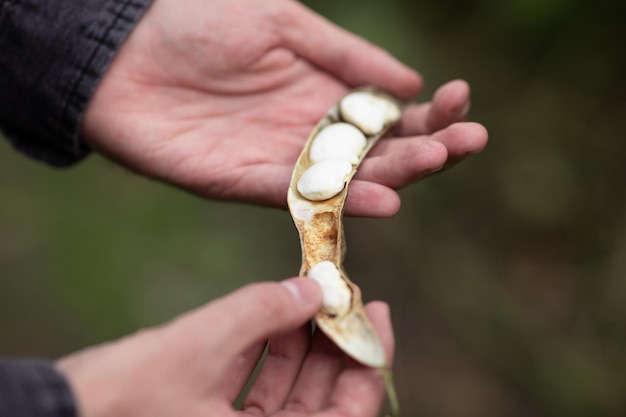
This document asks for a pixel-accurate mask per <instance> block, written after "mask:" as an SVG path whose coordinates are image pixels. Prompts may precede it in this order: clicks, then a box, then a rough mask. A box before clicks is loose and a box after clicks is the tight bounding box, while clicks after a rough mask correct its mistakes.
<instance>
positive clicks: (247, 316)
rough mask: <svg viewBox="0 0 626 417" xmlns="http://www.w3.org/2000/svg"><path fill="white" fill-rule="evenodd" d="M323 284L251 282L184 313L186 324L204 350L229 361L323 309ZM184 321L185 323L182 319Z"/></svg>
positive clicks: (182, 319)
mask: <svg viewBox="0 0 626 417" xmlns="http://www.w3.org/2000/svg"><path fill="white" fill-rule="evenodd" d="M321 305H322V293H321V290H320V288H319V285H318V284H317V283H316V282H315V281H313V280H310V279H307V278H292V279H288V280H285V281H282V282H280V283H279V282H264V283H257V284H250V285H247V286H245V287H243V288H241V289H239V290H237V291H235V292H233V293H230V294H228V295H226V296H224V297H222V298H219V299H217V300H216V301H213V302H211V303H209V304H208V305H206V306H204V307H202V308H200V309H198V310H196V311H194V312H192V313H190V314H188V315H186V316H184V317H182V318H181V321H184V322H185V325H183V326H182V327H184V328H186V329H187V331H191V332H192V333H194V334H196V335H198V333H197V332H201V333H200V334H202V333H204V334H206V336H207V337H198V338H197V339H196V340H197V341H198V342H199V344H200V345H204V346H197V348H199V349H200V351H205V352H207V351H210V352H211V353H212V357H213V358H214V359H217V360H219V361H229V360H230V359H232V358H234V357H235V356H237V355H238V354H240V353H241V352H243V351H244V350H246V349H247V348H248V347H250V346H252V345H253V344H255V343H258V342H260V341H263V340H267V339H269V338H270V337H271V336H274V335H276V334H281V333H286V332H289V331H293V330H295V329H297V328H299V327H300V326H302V325H303V324H304V323H306V322H307V320H310V319H311V317H313V315H315V313H316V312H317V311H318V310H319V308H320V307H321ZM180 324H182V323H180Z"/></svg>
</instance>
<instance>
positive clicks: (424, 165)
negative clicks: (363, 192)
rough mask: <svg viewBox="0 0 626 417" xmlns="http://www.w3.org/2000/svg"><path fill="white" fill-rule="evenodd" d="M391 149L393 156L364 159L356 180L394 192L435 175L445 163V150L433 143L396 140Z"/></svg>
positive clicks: (388, 153)
mask: <svg viewBox="0 0 626 417" xmlns="http://www.w3.org/2000/svg"><path fill="white" fill-rule="evenodd" d="M394 145H395V146H394V148H395V149H393V152H387V153H385V154H382V155H379V156H372V157H370V158H366V159H365V160H364V161H363V163H362V164H361V168H360V169H359V171H358V172H357V176H356V178H358V179H360V180H363V181H371V182H376V183H378V184H381V185H384V186H386V187H390V188H393V189H398V188H402V187H404V186H406V185H408V184H410V183H412V182H413V181H416V180H417V179H419V178H422V177H423V176H425V175H427V174H430V173H432V172H436V171H439V170H440V169H441V168H442V167H443V166H444V164H445V163H446V160H447V159H448V150H447V149H446V146H445V145H444V144H442V143H441V142H439V141H436V140H425V139H422V138H419V139H417V140H399V141H395V144H394Z"/></svg>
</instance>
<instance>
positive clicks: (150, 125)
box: [58, 0, 487, 417]
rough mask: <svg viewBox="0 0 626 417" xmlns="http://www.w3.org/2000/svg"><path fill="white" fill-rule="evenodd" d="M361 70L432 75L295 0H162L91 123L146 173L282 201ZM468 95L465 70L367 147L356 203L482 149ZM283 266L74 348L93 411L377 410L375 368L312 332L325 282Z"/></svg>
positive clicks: (85, 403)
mask: <svg viewBox="0 0 626 417" xmlns="http://www.w3.org/2000/svg"><path fill="white" fill-rule="evenodd" d="M362 85H376V86H378V87H380V88H382V89H385V90H387V91H389V92H390V93H392V94H394V95H396V96H398V97H399V98H401V99H404V100H410V99H413V98H415V97H416V96H417V95H418V94H419V92H420V90H421V88H422V80H421V78H420V76H419V75H418V74H417V73H416V72H414V71H413V70H411V69H409V68H407V67H406V66H404V65H402V64H401V63H399V62H398V61H396V60H395V59H394V58H393V57H391V56H390V55H389V54H387V53H386V52H384V51H382V50H381V49H379V48H377V47H375V46H373V45H371V44H369V43H367V42H366V41H364V40H362V39H359V38H357V37H356V36H354V35H352V34H350V33H348V32H346V31H344V30H342V29H340V28H338V27H336V26H334V25H333V24H331V23H330V22H328V21H326V20H324V19H323V18H322V17H320V16H318V15H316V14H314V13H313V12H311V11H310V10H308V9H306V8H305V7H304V6H302V5H300V4H299V3H297V2H295V1H292V0H184V1H180V0H156V1H155V2H154V3H153V5H152V6H151V8H150V9H149V10H148V12H147V13H146V15H145V16H144V17H143V18H142V20H141V21H140V22H139V24H138V25H137V27H136V28H135V30H134V31H133V32H132V33H131V35H130V37H129V38H128V39H127V41H126V42H125V44H124V45H123V46H122V48H121V50H120V51H119V54H118V55H117V56H116V58H115V60H114V61H113V62H112V64H111V66H110V68H109V69H108V70H107V72H106V74H105V75H104V78H103V80H102V82H101V84H100V85H99V87H98V89H97V90H96V92H95V94H94V97H93V99H92V101H91V102H90V104H89V106H88V108H87V111H86V114H85V118H84V122H83V126H82V133H83V137H84V139H85V140H86V141H87V142H88V143H89V144H90V145H91V146H92V147H93V148H94V149H95V150H97V151H99V152H101V153H102V154H104V155H107V156H108V157H109V158H111V159H113V160H115V161H117V162H119V163H121V164H123V165H125V166H127V167H128V168H129V169H131V170H134V171H136V172H138V173H140V174H142V175H146V176H149V177H152V178H155V179H158V180H161V181H164V182H167V183H170V184H173V185H175V186H178V187H181V188H183V189H186V190H188V191H191V192H193V193H196V194H198V195H201V196H203V197H207V198H212V199H221V200H229V201H239V202H246V203H251V204H260V205H268V206H276V207H285V206H286V194H287V188H288V185H289V180H290V177H291V172H292V169H293V165H294V163H295V161H296V158H297V156H298V154H299V153H300V151H301V149H302V146H303V144H304V142H305V141H306V138H307V137H308V135H309V133H310V131H311V130H312V128H313V127H314V126H315V124H316V123H317V122H318V120H319V119H320V118H321V117H322V116H323V115H324V113H325V112H326V111H327V110H328V109H329V108H330V107H331V106H332V105H333V104H334V103H336V102H337V101H338V100H339V99H340V98H341V97H342V96H343V95H344V94H346V93H347V92H348V91H349V90H350V89H352V88H354V87H357V86H362ZM468 110H469V86H468V85H467V83H466V82H464V81H462V80H454V81H451V82H449V83H447V84H445V85H443V86H441V87H440V88H439V89H438V90H437V92H436V94H435V95H434V97H433V100H432V101H430V102H426V103H423V104H415V105H412V106H410V107H409V108H408V109H407V110H406V112H405V115H404V118H403V121H402V124H401V126H399V127H398V128H397V129H396V130H395V131H394V132H393V135H391V136H390V137H389V138H386V139H385V140H382V141H381V142H379V143H378V144H377V146H376V147H375V148H374V149H373V150H372V151H371V152H370V154H369V156H368V157H367V158H366V159H365V161H364V162H363V164H362V165H361V168H360V170H359V172H358V174H357V176H356V178H355V180H354V181H353V182H352V183H351V185H350V195H349V197H348V201H347V205H346V214H347V215H352V216H370V217H385V216H392V215H394V214H395V213H396V212H397V211H398V210H399V207H400V199H399V197H398V194H397V193H396V191H395V190H396V189H399V188H402V187H404V186H407V185H409V184H410V183H412V182H413V181H415V180H417V179H419V178H421V177H423V176H424V175H427V174H429V173H431V172H435V171H438V170H441V169H443V168H446V167H448V166H451V165H453V164H454V163H456V162H458V161H459V160H461V159H462V158H463V157H465V156H467V155H470V154H474V153H477V152H479V151H480V150H482V148H483V147H484V146H485V144H486V141H487V132H486V131H485V129H484V128H483V127H482V126H481V125H479V124H476V123H467V122H463V121H464V120H465V117H466V115H467V112H468ZM289 282H290V283H291V284H288V285H287V287H286V286H285V285H279V284H277V283H263V284H255V285H251V286H248V287H245V288H243V289H241V290H239V291H236V292H234V293H232V294H230V295H228V296H226V297H223V298H221V299H218V300H216V301H214V302H212V303H210V304H208V305H206V306H205V307H202V308H200V309H198V310H196V311H193V312H191V313H189V314H187V315H185V316H183V317H180V318H178V319H176V320H174V321H172V322H171V323H168V324H166V325H164V326H161V327H158V328H152V329H147V330H143V331H141V332H138V333H137V334H134V335H131V336H128V337H126V338H123V339H121V340H119V341H115V342H111V343H108V344H105V345H102V346H98V347H95V348H91V349H88V350H86V351H83V352H79V353H77V354H74V355H71V356H69V357H67V358H64V359H62V360H61V361H60V362H59V363H58V367H59V369H60V370H61V371H62V372H63V373H65V375H66V376H67V378H68V380H69V382H70V384H71V385H72V388H73V390H74V392H75V394H76V397H77V400H78V403H79V406H80V410H81V416H82V417H109V416H111V417H113V416H115V417H127V416H128V417H130V416H132V417H143V416H146V417H148V416H149V417H180V416H187V417H195V416H198V417H200V416H203V417H204V416H234V415H240V416H282V417H296V416H312V415H315V416H326V417H331V416H337V417H339V416H344V417H348V416H365V417H367V416H375V415H377V413H378V410H379V408H380V405H381V400H382V396H383V381H382V378H381V376H380V375H379V373H378V372H377V371H375V370H372V369H370V368H366V367H363V366H360V365H358V364H356V363H354V362H353V361H351V360H350V359H349V358H347V357H345V355H343V354H342V353H341V352H339V351H338V350H337V348H336V347H334V346H333V344H332V343H331V342H329V341H328V339H326V338H325V337H324V336H323V335H322V334H320V333H316V334H315V336H313V337H312V338H311V336H310V328H309V326H308V324H307V323H308V321H309V319H310V318H311V317H312V316H313V315H314V314H315V312H316V311H317V310H318V309H319V308H320V305H321V299H320V298H321V296H320V291H319V287H318V286H317V284H315V283H314V282H313V281H312V280H304V279H294V280H291V281H289ZM289 289H291V290H292V291H288V290H289ZM297 289H299V291H296V290H297ZM294 293H295V294H296V295H297V296H296V297H295V298H294V296H293V294H294ZM298 294H299V295H298ZM298 300H299V301H298ZM367 311H368V314H369V315H370V318H371V320H372V322H373V324H374V326H375V327H376V329H377V331H378V333H379V335H380V337H381V340H382V341H383V343H384V345H385V347H386V349H387V352H388V357H389V362H390V363H391V357H392V351H393V335H392V331H391V324H390V322H389V314H388V309H387V307H386V306H385V305H384V304H381V303H374V304H371V305H369V306H368V307H367ZM267 340H269V341H270V343H269V355H268V357H267V359H266V360H265V362H264V365H263V367H262V369H261V373H260V376H259V378H258V379H257V381H256V382H255V384H254V386H253V388H252V390H251V391H250V393H249V394H248V396H247V398H246V399H245V401H244V407H243V410H242V411H238V412H235V411H233V410H232V409H231V404H232V401H233V400H234V399H235V398H236V396H237V395H238V393H239V392H240V390H241V388H242V387H243V386H244V384H245V382H246V381H247V379H248V377H249V375H250V373H251V371H252V369H253V368H254V366H255V365H256V363H257V360H258V358H259V357H260V355H261V353H262V351H263V349H264V347H265V343H266V341H267Z"/></svg>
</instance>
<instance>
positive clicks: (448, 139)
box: [83, 0, 487, 216]
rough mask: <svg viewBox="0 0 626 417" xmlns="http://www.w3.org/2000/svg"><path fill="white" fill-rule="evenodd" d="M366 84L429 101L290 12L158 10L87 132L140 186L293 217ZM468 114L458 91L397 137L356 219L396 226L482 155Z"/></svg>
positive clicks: (325, 26)
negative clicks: (326, 135)
mask: <svg viewBox="0 0 626 417" xmlns="http://www.w3.org/2000/svg"><path fill="white" fill-rule="evenodd" d="M364 84H373V85H377V86H379V87H381V88H383V89H386V90H388V91H390V92H391V93H392V94H395V95H396V96H398V97H400V98H402V99H410V98H412V97H414V96H416V95H417V94H418V93H419V91H420V89H421V79H420V78H419V76H418V75H417V74H416V73H414V72H413V71H412V70H410V69H408V68H406V67H405V66H403V65H402V64H400V63H398V62H397V61H396V60H394V59H393V58H392V57H390V56H389V55H388V54H387V53H385V52H384V51H382V50H380V49H378V48H376V47H374V46H372V45H370V44H368V43H367V42H365V41H363V40H361V39H359V38H357V37H355V36H354V35H352V34H349V33H347V32H345V31H343V30H342V29H340V28H337V27H336V26H334V25H332V24H331V23H329V22H327V21H325V20H324V19H322V18H321V17H319V16H317V15H315V14H314V13H312V12H311V11H309V10H308V9H306V8H304V7H303V6H301V5H300V4H298V3H296V2H293V1H291V0H269V1H268V0H246V1H243V0H240V1H232V0H213V1H211V2H206V1H202V0H186V1H185V3H184V7H181V3H180V2H177V1H175V0H157V1H156V2H155V3H154V4H153V6H152V7H151V9H149V11H148V12H147V14H146V16H145V17H144V18H143V19H142V21H141V24H140V25H139V26H138V27H137V28H136V30H135V31H134V32H133V33H132V34H131V36H130V38H129V39H128V40H127V42H126V43H125V44H124V46H123V47H122V49H121V50H120V52H119V54H118V56H117V57H116V59H115V60H114V62H113V64H112V65H111V68H110V69H109V70H108V71H107V73H106V74H105V77H104V79H103V81H102V83H101V85H100V87H99V88H98V90H97V91H96V94H95V96H94V98H93V100H92V102H91V103H90V106H89V108H88V110H87V113H86V116H85V121H84V129H83V132H84V135H85V137H86V139H87V140H88V142H89V143H90V144H91V145H92V146H93V147H94V148H95V149H97V150H99V151H101V152H102V153H104V154H106V155H109V156H110V157H112V158H113V159H115V160H118V161H120V162H122V163H124V164H126V165H127V166H129V167H130V168H131V169H133V170H135V171H137V172H140V173H142V174H145V175H148V176H151V177H154V178H157V179H160V180H164V181H167V182H170V183H173V184H175V185H178V186H181V187H183V188H186V189H188V190H190V191H192V192H195V193H198V194H200V195H203V196H207V197H210V198H218V199H226V200H233V201H244V202H250V203H255V204H263V205H273V206H284V205H285V203H286V201H285V200H286V198H285V196H286V190H287V187H288V183H289V179H290V175H291V170H292V168H293V164H294V162H295V160H296V158H297V156H298V154H299V152H300V150H301V148H302V146H303V144H304V141H305V140H306V138H307V136H308V134H309V133H310V131H311V130H312V128H313V127H314V126H315V124H316V123H317V121H318V120H319V119H320V118H321V117H322V116H323V115H324V113H325V112H326V111H327V110H328V109H329V108H330V107H331V106H332V105H333V104H334V103H335V102H336V101H337V100H338V99H339V98H340V97H341V96H342V95H344V94H345V93H346V92H347V91H348V90H349V89H350V88H352V87H354V86H358V85H364ZM468 105H469V89H468V86H467V84H466V83H465V82H462V81H454V82H451V83H449V84H448V85H446V86H444V87H442V88H440V90H439V91H438V93H437V94H435V98H434V100H433V101H432V102H431V103H425V104H422V105H415V106H412V107H409V109H408V110H407V111H406V113H405V117H404V121H403V126H402V128H401V129H399V130H398V131H397V132H396V134H397V136H398V137H396V138H393V139H391V138H389V139H387V140H385V141H383V142H381V143H380V144H379V145H377V146H376V148H375V149H374V150H373V151H372V153H371V156H370V157H368V158H367V159H366V160H365V161H364V163H363V165H362V167H361V169H360V171H359V173H358V174H357V177H356V181H355V182H354V183H353V185H352V186H351V192H350V196H349V198H348V202H347V206H346V212H347V214H351V215H363V216H388V215H392V214H395V212H396V211H397V210H398V208H399V199H398V196H397V194H396V193H395V191H394V189H397V188H400V187H403V186H405V185H407V184H409V183H410V182H412V181H413V180H415V179H417V178H419V177H421V176H423V175H425V174H426V173H429V172H432V171H436V170H438V169H440V168H441V167H443V166H444V165H445V164H446V162H448V163H450V162H454V161H456V160H458V159H460V158H461V157H463V156H464V155H466V154H470V153H475V152H478V151H479V150H480V149H482V147H483V146H484V144H485V142H486V138H487V136H486V132H485V130H484V129H483V128H482V126H480V125H477V124H473V123H456V122H459V121H461V120H462V119H463V118H464V117H465V114H466V113H467V108H468Z"/></svg>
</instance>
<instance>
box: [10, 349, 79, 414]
mask: <svg viewBox="0 0 626 417" xmlns="http://www.w3.org/2000/svg"><path fill="white" fill-rule="evenodd" d="M77 415H78V414H77V411H76V407H75V403H74V398H73V396H72V392H71V391H70V387H69V385H68V384H67V382H66V381H65V379H64V378H63V376H62V375H61V374H59V373H58V372H57V371H56V370H55V369H54V367H53V366H52V364H50V363H49V362H45V361H36V360H2V359H0V417H77Z"/></svg>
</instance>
